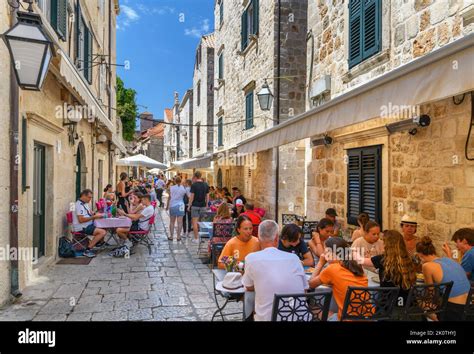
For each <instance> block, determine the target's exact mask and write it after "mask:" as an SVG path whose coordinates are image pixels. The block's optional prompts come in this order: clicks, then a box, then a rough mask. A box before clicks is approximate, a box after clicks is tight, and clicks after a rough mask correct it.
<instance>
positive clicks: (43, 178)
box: [0, 0, 125, 303]
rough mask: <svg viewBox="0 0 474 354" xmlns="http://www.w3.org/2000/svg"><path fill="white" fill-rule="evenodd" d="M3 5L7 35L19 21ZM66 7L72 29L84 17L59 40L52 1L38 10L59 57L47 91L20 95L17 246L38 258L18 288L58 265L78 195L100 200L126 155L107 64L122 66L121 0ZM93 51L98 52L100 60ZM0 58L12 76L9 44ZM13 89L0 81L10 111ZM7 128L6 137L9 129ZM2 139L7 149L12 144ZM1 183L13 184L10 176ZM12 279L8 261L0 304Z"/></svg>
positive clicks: (0, 18)
mask: <svg viewBox="0 0 474 354" xmlns="http://www.w3.org/2000/svg"><path fill="white" fill-rule="evenodd" d="M5 3H6V2H2V4H1V5H0V8H1V11H0V28H1V29H2V32H4V30H6V29H7V28H9V27H10V26H11V19H12V16H13V14H11V13H10V11H11V9H10V8H9V7H8V6H7V5H6V4H5ZM66 4H69V5H68V6H67V11H66V13H65V16H66V18H65V21H66V22H67V23H69V24H72V23H73V22H72V20H73V19H74V18H78V19H80V21H81V22H80V23H81V24H80V25H79V26H73V25H70V26H67V27H68V32H69V31H72V33H67V35H65V36H60V35H59V32H58V30H57V29H55V28H53V24H52V23H53V22H51V21H50V18H51V13H52V12H51V2H50V1H46V0H42V1H39V2H38V3H37V4H35V5H34V12H35V13H37V14H40V15H41V17H42V22H43V27H44V29H45V31H46V33H47V34H48V35H49V36H50V38H51V39H52V41H53V45H54V53H55V56H54V57H53V60H52V62H51V65H50V67H49V72H48V74H47V77H46V79H45V82H44V86H43V87H42V89H41V91H38V92H32V91H25V90H19V101H18V104H19V113H20V114H19V117H18V120H19V126H20V135H19V147H20V150H19V152H20V156H21V157H24V159H23V160H22V161H23V162H22V163H21V164H20V166H19V179H20V180H19V184H18V185H19V199H18V206H19V208H18V225H19V227H18V242H19V247H20V249H30V250H33V255H34V256H35V257H34V260H33V261H32V259H31V258H29V259H21V260H19V267H18V269H19V272H18V273H19V279H18V280H19V290H20V291H21V289H22V288H24V287H25V286H26V285H27V284H29V283H31V282H33V281H34V280H35V279H36V278H37V277H38V276H39V275H40V274H41V272H42V270H43V269H44V268H45V267H48V266H49V265H50V264H51V263H53V262H55V261H56V260H57V245H58V239H59V237H61V236H64V235H67V225H66V213H67V212H68V211H69V210H71V203H73V202H74V201H75V200H76V197H77V194H78V192H79V191H80V190H83V189H85V188H90V189H92V190H93V192H94V200H97V198H98V197H99V196H102V191H103V188H104V187H105V185H106V184H108V183H112V184H113V183H114V181H115V180H116V168H115V161H116V158H117V157H118V155H120V154H121V153H124V152H125V148H124V146H123V141H122V138H121V136H117V131H120V123H117V117H116V115H115V110H114V109H113V108H114V107H115V106H116V98H115V82H116V73H115V66H113V65H108V64H109V60H110V63H111V64H112V63H115V62H116V55H115V50H116V49H115V48H116V45H115V31H116V15H117V14H118V11H119V7H118V1H117V0H107V1H101V2H99V3H91V2H89V1H83V0H75V1H69V2H67V3H66ZM78 9H80V13H79V12H78V11H79V10H78ZM53 13H54V11H53ZM76 23H77V22H76ZM78 31H81V33H82V35H81V36H79V35H78ZM85 37H87V38H88V40H89V43H90V46H89V49H90V47H92V51H89V53H90V55H89V56H88V57H86V54H84V53H86V52H87V51H85V47H86V44H85V43H84V41H83V40H82V39H83V38H85ZM76 44H77V46H76ZM92 53H94V54H96V56H94V58H92ZM0 56H1V57H2V58H3V59H5V60H1V62H2V64H1V70H2V74H3V73H8V72H9V66H8V65H9V56H8V53H7V49H6V47H5V46H4V45H3V44H2V45H0ZM86 63H89V64H90V65H86ZM8 76H9V75H5V76H4V75H2V78H4V80H6V81H4V83H5V82H8V79H5V77H8ZM8 90H9V88H8V85H4V84H2V88H1V89H0V101H1V102H2V104H1V109H2V110H4V109H5V108H4V107H9V103H8V96H9V92H8ZM5 102H6V104H4V103H5ZM65 107H66V108H65ZM71 107H73V109H74V110H75V111H76V112H81V113H82V115H81V116H82V118H83V119H81V120H80V122H79V123H77V124H75V125H74V124H72V125H71V124H70V125H64V124H65V123H70V121H69V120H68V118H67V114H68V112H71V111H70V110H69V109H70V108H71ZM7 109H8V108H7ZM1 131H2V132H4V131H6V132H7V134H8V129H2V130H1ZM104 137H105V138H104ZM2 141H3V142H4V144H8V139H2ZM7 146H8V145H7ZM21 146H25V147H26V149H25V150H23V149H21ZM5 152H8V148H6V149H2V153H5ZM1 160H2V161H7V160H4V159H1ZM2 163H3V162H2ZM12 168H13V167H10V166H9V167H8V168H7V167H6V168H2V170H3V171H10V170H12ZM2 181H3V182H5V181H8V175H6V176H5V178H2ZM3 182H2V183H3ZM6 204H7V203H5V205H6ZM2 223H3V215H2ZM3 226H4V225H3V224H2V229H3ZM4 230H8V227H6V228H5V229H4ZM4 235H5V236H4V237H5V238H2V239H0V246H1V247H2V248H3V247H6V246H7V245H8V244H9V240H8V236H7V235H8V233H7V232H4ZM36 252H37V253H36ZM9 277H10V270H9V269H8V264H7V263H5V262H2V265H1V267H0V282H1V285H2V286H0V287H1V290H0V303H4V302H5V301H8V293H9V292H10V286H8V283H6V285H7V286H6V289H7V290H6V291H5V287H4V286H3V285H4V280H5V279H7V278H9Z"/></svg>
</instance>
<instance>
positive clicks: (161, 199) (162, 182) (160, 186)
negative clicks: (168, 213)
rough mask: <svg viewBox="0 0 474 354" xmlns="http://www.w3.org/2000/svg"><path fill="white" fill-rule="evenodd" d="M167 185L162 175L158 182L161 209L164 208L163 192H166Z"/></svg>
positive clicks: (157, 194) (157, 190)
mask: <svg viewBox="0 0 474 354" xmlns="http://www.w3.org/2000/svg"><path fill="white" fill-rule="evenodd" d="M165 186H166V183H165V181H164V180H163V176H161V175H160V177H159V179H158V181H156V185H155V187H156V198H157V200H158V202H159V203H160V208H163V206H164V203H163V191H164V190H165Z"/></svg>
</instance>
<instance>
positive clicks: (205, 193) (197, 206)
mask: <svg viewBox="0 0 474 354" xmlns="http://www.w3.org/2000/svg"><path fill="white" fill-rule="evenodd" d="M201 177H202V175H201V172H200V171H196V172H195V173H194V179H195V182H194V183H193V184H192V185H191V190H190V192H191V196H190V197H189V204H188V207H189V208H191V218H192V223H193V232H194V238H193V241H192V242H193V243H197V242H198V231H199V230H198V221H199V217H200V215H201V213H204V212H205V211H206V210H207V203H208V202H209V186H208V185H207V183H206V182H204V181H203V180H202V178H201Z"/></svg>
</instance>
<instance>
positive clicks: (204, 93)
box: [192, 33, 215, 157]
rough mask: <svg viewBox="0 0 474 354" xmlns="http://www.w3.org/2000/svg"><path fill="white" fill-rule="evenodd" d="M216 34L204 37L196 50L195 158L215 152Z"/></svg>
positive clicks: (193, 149) (194, 101)
mask: <svg viewBox="0 0 474 354" xmlns="http://www.w3.org/2000/svg"><path fill="white" fill-rule="evenodd" d="M214 41H215V39H214V33H210V34H208V35H204V36H202V38H201V41H200V42H199V45H198V47H197V49H196V60H195V63H194V73H193V109H192V111H193V122H194V123H193V125H194V132H193V148H192V151H193V157H199V156H203V155H205V154H207V153H212V151H213V141H214V140H213V135H214V132H213V129H212V124H213V123H214V46H215V44H214Z"/></svg>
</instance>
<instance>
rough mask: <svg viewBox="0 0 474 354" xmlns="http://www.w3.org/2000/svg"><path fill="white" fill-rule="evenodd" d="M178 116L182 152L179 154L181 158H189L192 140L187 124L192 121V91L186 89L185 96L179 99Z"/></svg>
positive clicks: (190, 129)
mask: <svg viewBox="0 0 474 354" xmlns="http://www.w3.org/2000/svg"><path fill="white" fill-rule="evenodd" d="M179 118H180V124H185V125H181V126H180V127H179V129H180V132H181V135H180V144H181V149H182V150H183V154H181V155H180V158H181V159H189V158H191V157H192V148H193V146H192V141H193V139H192V138H193V136H192V133H193V129H192V127H190V126H189V125H190V124H192V122H193V91H192V90H188V91H187V93H186V96H185V98H183V100H182V101H181V104H180V108H179ZM183 132H184V134H183Z"/></svg>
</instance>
